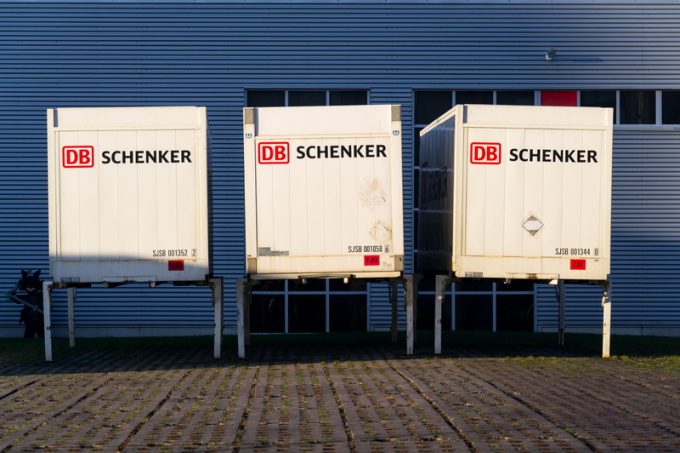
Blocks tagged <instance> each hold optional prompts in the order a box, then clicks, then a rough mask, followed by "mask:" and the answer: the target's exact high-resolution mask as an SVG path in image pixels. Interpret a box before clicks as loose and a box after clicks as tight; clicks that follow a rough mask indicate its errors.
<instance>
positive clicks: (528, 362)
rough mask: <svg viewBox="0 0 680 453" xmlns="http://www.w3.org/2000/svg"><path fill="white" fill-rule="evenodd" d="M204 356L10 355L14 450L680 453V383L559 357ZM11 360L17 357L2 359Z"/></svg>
mask: <svg viewBox="0 0 680 453" xmlns="http://www.w3.org/2000/svg"><path fill="white" fill-rule="evenodd" d="M209 352H210V351H207V352H206V351H204V350H202V349H201V350H198V349H197V348H194V347H183V348H175V347H172V346H162V345H159V346H155V347H148V348H146V349H139V350H138V349H135V348H134V347H132V348H115V347H114V348H110V349H109V348H104V349H102V350H84V351H78V350H75V351H69V352H68V353H66V354H64V355H63V356H60V357H59V358H58V360H57V361H56V362H55V363H52V364H45V363H43V362H41V361H38V360H36V359H35V358H32V359H31V360H27V361H25V363H22V361H21V360H20V356H18V355H16V354H11V353H7V352H3V353H2V355H1V356H0V452H3V453H4V452H5V451H27V450H35V449H45V450H47V451H83V450H87V451H89V450H97V449H101V450H103V451H116V450H118V449H122V450H123V451H134V452H137V451H139V452H142V451H153V452H157V451H200V452H205V451H230V450H231V451H242V452H246V451H248V452H249V451H258V452H259V451H262V452H277V453H278V452H322V453H326V452H364V451H365V452H430V451H431V452H449V451H455V452H458V451H467V450H472V451H479V452H484V451H488V452H495V451H532V452H533V451H540V452H553V451H555V452H557V451H603V452H604V451H612V450H621V451H650V450H652V451H680V424H679V423H678V420H680V413H679V408H680V404H679V403H680V379H679V378H678V376H677V375H671V374H668V373H666V372H663V371H657V370H655V369H645V368H641V367H640V366H635V365H634V364H631V363H627V362H626V361H625V360H615V361H603V360H599V359H596V358H592V357H583V356H579V355H577V354H568V353H564V352H563V351H561V350H559V349H551V348H545V349H544V350H536V351H532V352H533V353H534V354H539V353H540V354H543V355H542V356H539V357H533V358H505V357H502V356H499V353H498V352H495V351H478V350H475V349H474V348H467V347H459V348H454V349H452V350H451V351H447V352H449V353H451V352H453V353H454V354H455V356H454V357H451V356H447V357H431V356H425V357H422V356H421V357H404V356H401V355H400V353H401V350H400V349H399V350H397V349H395V348H388V347H383V346H371V345H367V346H365V347H353V348H346V347H337V348H326V347H325V346H321V345H309V346H294V345H282V346H277V345H267V346H257V347H252V348H250V350H249V355H250V358H249V360H247V361H236V360H235V359H229V360H226V361H225V360H223V361H214V360H212V358H211V357H210V354H209ZM3 359H4V361H3Z"/></svg>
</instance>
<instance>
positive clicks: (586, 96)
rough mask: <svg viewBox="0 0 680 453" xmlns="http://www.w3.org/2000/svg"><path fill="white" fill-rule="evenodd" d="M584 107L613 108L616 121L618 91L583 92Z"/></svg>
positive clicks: (582, 103) (582, 101) (582, 102)
mask: <svg viewBox="0 0 680 453" xmlns="http://www.w3.org/2000/svg"><path fill="white" fill-rule="evenodd" d="M581 105H582V106H583V107H611V108H613V109H614V121H616V91H581Z"/></svg>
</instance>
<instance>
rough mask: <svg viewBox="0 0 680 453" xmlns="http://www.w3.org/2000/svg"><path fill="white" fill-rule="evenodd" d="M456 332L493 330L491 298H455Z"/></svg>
mask: <svg viewBox="0 0 680 453" xmlns="http://www.w3.org/2000/svg"><path fill="white" fill-rule="evenodd" d="M456 330H493V301H492V298H491V296H456Z"/></svg>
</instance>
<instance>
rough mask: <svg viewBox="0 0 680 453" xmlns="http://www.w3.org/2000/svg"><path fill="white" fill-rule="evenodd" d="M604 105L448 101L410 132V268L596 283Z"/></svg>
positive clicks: (601, 254)
mask: <svg viewBox="0 0 680 453" xmlns="http://www.w3.org/2000/svg"><path fill="white" fill-rule="evenodd" d="M612 115H613V112H612V109H607V108H587V107H580V108H576V107H533V106H532V107H523V106H498V105H496V106H487V105H458V106H456V107H454V108H453V109H451V110H450V111H448V112H447V113H445V114H444V115H442V116H441V117H440V118H438V119H437V120H435V121H434V122H433V123H432V124H430V125H429V126H427V127H426V128H425V129H423V130H422V132H421V133H420V187H419V189H420V192H419V193H420V204H419V221H418V259H417V268H418V269H419V270H420V271H422V272H425V273H445V274H453V275H454V276H455V277H457V278H466V277H467V278H497V279H543V280H554V279H562V280H584V281H586V280H591V281H600V280H606V279H607V278H608V274H609V266H610V225H611V174H612Z"/></svg>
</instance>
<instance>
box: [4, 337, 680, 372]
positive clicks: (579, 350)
mask: <svg viewBox="0 0 680 453" xmlns="http://www.w3.org/2000/svg"><path fill="white" fill-rule="evenodd" d="M212 341H213V340H212V337H163V338H160V337H157V338H156V337H153V338H86V339H77V341H76V348H75V349H70V348H69V347H68V341H67V340H66V339H64V338H57V339H54V343H53V345H54V362H52V363H46V362H44V346H43V342H42V340H39V339H1V340H0V376H9V375H25V374H36V373H71V372H108V371H126V370H144V371H147V370H153V369H161V370H167V369H190V368H200V367H214V366H215V365H220V364H222V365H225V366H228V365H237V364H241V363H244V364H253V363H314V362H328V361H334V360H353V361H361V360H373V358H375V356H376V355H379V356H383V357H389V358H391V359H399V360H408V359H410V358H423V357H433V356H434V354H433V344H434V339H433V334H432V332H428V331H419V332H417V335H416V348H415V354H414V355H413V356H407V355H406V349H405V338H404V335H403V334H400V335H399V338H398V341H397V343H392V342H391V340H390V335H389V334H386V333H334V334H309V335H305V334H294V335H292V334H291V335H253V337H252V344H251V345H250V346H249V347H248V349H247V358H246V359H245V360H239V359H238V357H237V356H236V339H235V337H233V336H225V341H224V343H223V348H222V350H223V354H222V358H221V359H219V360H215V359H213V357H212V351H213V343H212ZM442 343H443V354H442V357H448V358H523V357H524V358H567V357H584V358H587V357H590V358H597V357H599V356H600V348H601V337H600V336H599V335H587V334H568V335H567V337H566V345H565V346H563V347H560V346H558V345H557V336H556V334H534V333H518V332H502V333H490V332H445V333H444V335H443V338H442ZM612 344H613V346H612V353H613V355H614V359H615V360H616V359H624V360H636V359H642V360H646V359H649V360H653V359H659V360H657V361H658V362H659V363H662V364H663V367H665V368H668V370H669V371H677V370H680V338H674V337H632V336H615V337H613V340H612Z"/></svg>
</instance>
